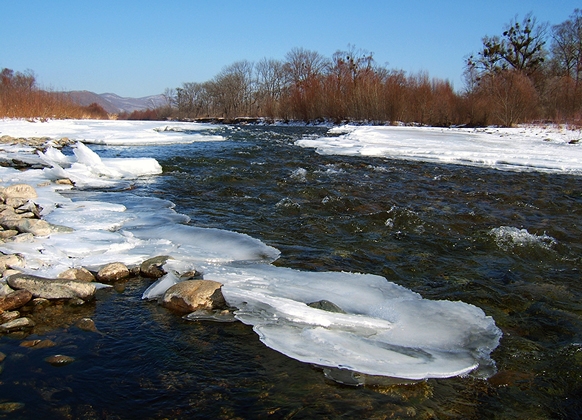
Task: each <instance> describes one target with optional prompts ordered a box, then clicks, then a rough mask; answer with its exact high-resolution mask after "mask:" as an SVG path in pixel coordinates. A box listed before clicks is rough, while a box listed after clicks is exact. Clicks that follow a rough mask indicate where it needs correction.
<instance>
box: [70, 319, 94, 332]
mask: <svg viewBox="0 0 582 420" xmlns="http://www.w3.org/2000/svg"><path fill="white" fill-rule="evenodd" d="M75 326H76V327H77V328H79V329H81V330H83V331H89V332H97V327H96V326H95V322H94V321H93V320H92V319H91V318H81V319H80V320H78V321H77V322H75Z"/></svg>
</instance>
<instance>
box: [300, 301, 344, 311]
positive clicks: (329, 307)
mask: <svg viewBox="0 0 582 420" xmlns="http://www.w3.org/2000/svg"><path fill="white" fill-rule="evenodd" d="M307 306H310V307H312V308H315V309H321V310H322V311H327V312H336V313H338V314H345V313H346V312H345V311H344V310H343V309H342V308H340V307H339V306H337V305H336V304H335V303H333V302H330V301H329V300H325V299H322V300H318V301H317V302H311V303H308V304H307Z"/></svg>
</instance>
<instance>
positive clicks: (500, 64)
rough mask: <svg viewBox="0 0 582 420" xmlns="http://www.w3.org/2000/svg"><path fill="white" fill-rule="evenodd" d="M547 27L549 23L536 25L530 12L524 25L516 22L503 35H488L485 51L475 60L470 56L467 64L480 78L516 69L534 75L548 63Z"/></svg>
mask: <svg viewBox="0 0 582 420" xmlns="http://www.w3.org/2000/svg"><path fill="white" fill-rule="evenodd" d="M547 27H548V24H547V23H541V24H540V23H537V20H536V19H535V18H534V17H532V15H531V13H528V14H527V15H526V16H525V18H524V19H523V21H522V22H521V23H520V22H518V21H517V20H516V19H514V20H513V21H512V22H511V23H510V24H509V25H508V27H507V28H506V29H505V31H503V34H502V36H498V35H496V36H492V37H490V36H485V37H484V38H483V49H482V50H481V51H479V52H478V53H477V56H476V57H475V56H471V57H469V59H468V60H467V65H468V67H469V68H473V69H475V70H477V75H478V77H480V76H481V75H483V74H487V73H493V72H497V71H501V70H517V71H520V72H523V73H524V74H525V75H526V76H532V75H533V74H534V73H536V72H538V71H539V70H540V69H541V67H542V65H543V63H544V61H545V55H546V51H545V49H544V45H545V44H546V33H547Z"/></svg>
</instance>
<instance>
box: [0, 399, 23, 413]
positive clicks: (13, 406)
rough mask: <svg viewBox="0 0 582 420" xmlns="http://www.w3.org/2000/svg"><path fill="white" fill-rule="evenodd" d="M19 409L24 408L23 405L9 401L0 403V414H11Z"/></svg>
mask: <svg viewBox="0 0 582 420" xmlns="http://www.w3.org/2000/svg"><path fill="white" fill-rule="evenodd" d="M21 408H24V404H23V403H19V402H11V401H8V402H3V403H0V413H13V412H15V411H17V410H20V409H21Z"/></svg>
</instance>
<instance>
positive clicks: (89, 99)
mask: <svg viewBox="0 0 582 420" xmlns="http://www.w3.org/2000/svg"><path fill="white" fill-rule="evenodd" d="M66 93H67V94H68V95H69V96H70V97H71V99H72V100H73V101H75V102H76V103H78V104H79V105H83V106H87V105H91V104H92V103H98V104H99V105H101V106H102V107H103V109H105V111H107V112H108V113H110V114H118V113H120V112H132V111H136V110H138V111H141V110H144V109H148V108H150V109H153V108H158V107H160V106H163V105H165V103H166V100H165V98H164V96H163V95H151V96H144V97H143V98H123V97H121V96H119V95H116V94H115V93H101V94H98V93H94V92H89V91H87V90H74V91H70V92H66Z"/></svg>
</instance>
